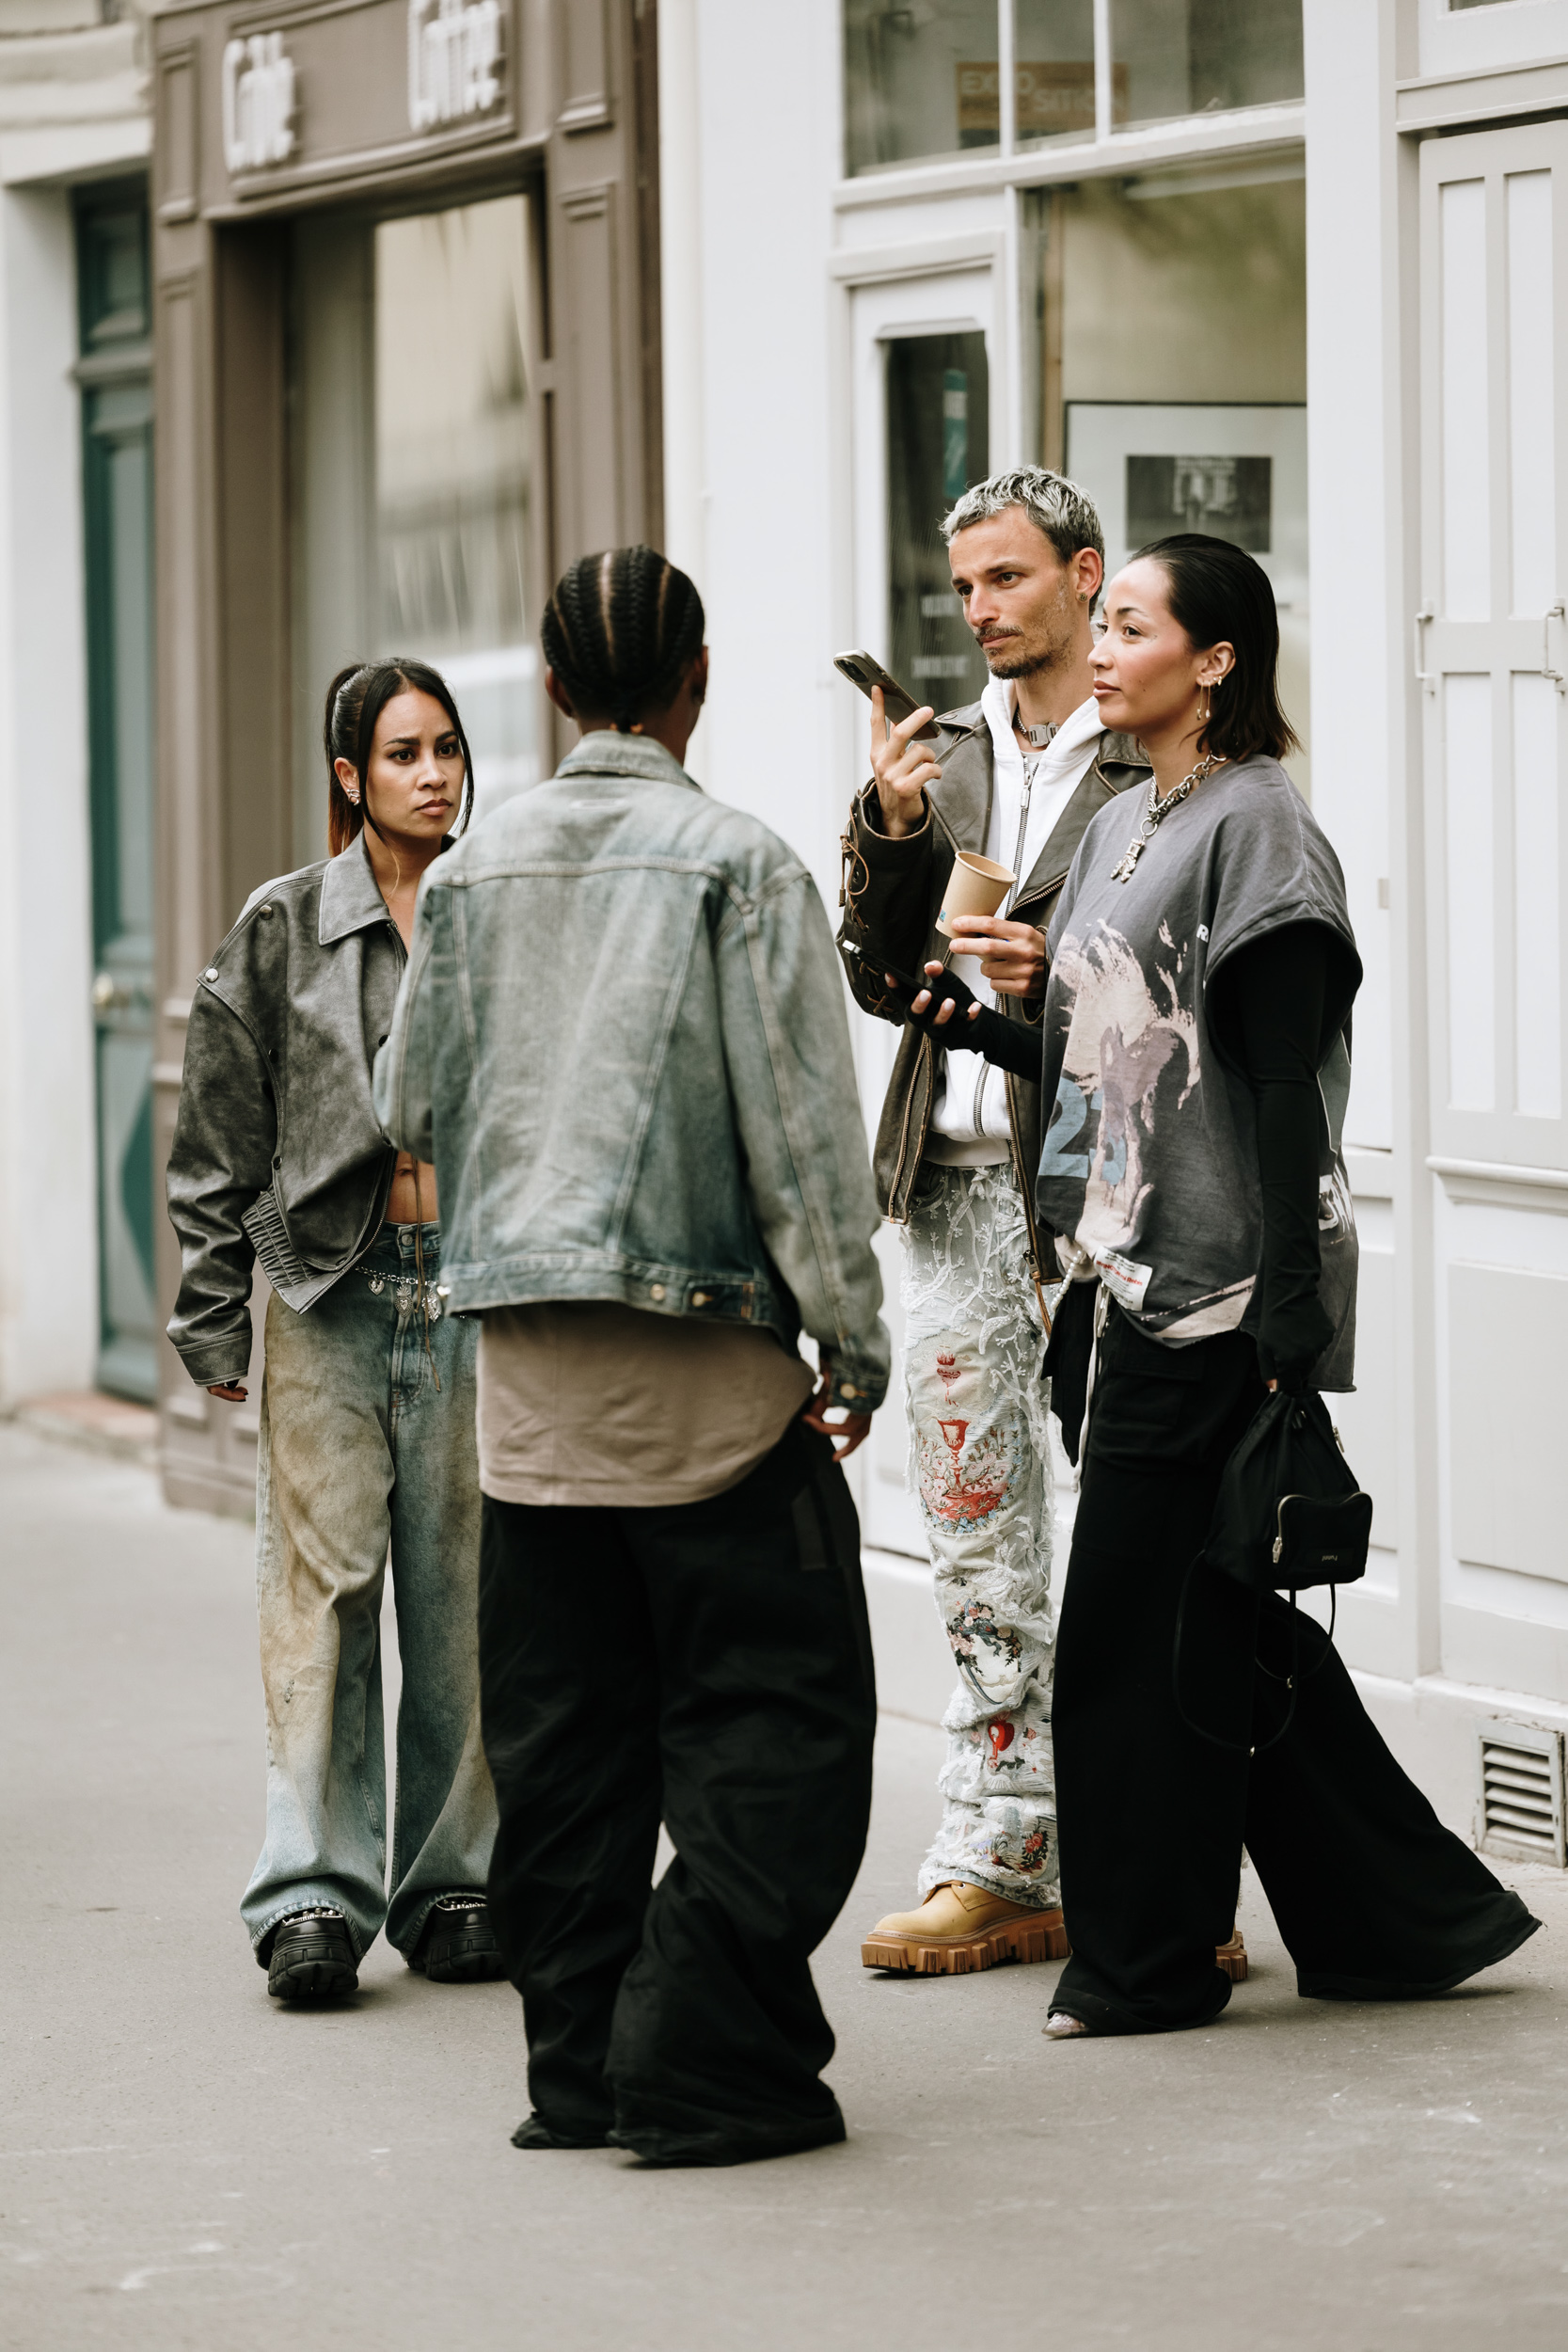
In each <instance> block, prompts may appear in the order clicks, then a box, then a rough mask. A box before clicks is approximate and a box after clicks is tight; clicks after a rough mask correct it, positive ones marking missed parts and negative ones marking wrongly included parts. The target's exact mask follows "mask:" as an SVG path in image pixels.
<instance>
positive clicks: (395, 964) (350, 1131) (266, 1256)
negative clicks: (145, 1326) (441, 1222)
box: [167, 834, 406, 1388]
mask: <svg viewBox="0 0 1568 2352" xmlns="http://www.w3.org/2000/svg"><path fill="white" fill-rule="evenodd" d="M405 961H406V958H405V957H404V947H403V941H402V940H401V939H400V937H399V936H398V931H397V927H396V925H395V924H394V923H393V921H392V918H391V916H390V914H388V911H387V902H386V900H385V899H384V898H382V896H381V892H380V889H379V888H378V886H377V884H376V880H375V876H374V875H373V873H372V871H371V866H370V860H369V859H368V858H367V857H366V855H365V850H364V836H363V835H362V834H361V836H360V838H359V839H358V840H357V841H356V842H354V843H353V844H351V846H350V847H349V848H348V849H346V850H343V851H342V853H341V856H339V857H335V858H332V859H330V860H328V861H326V862H325V863H324V864H322V865H319V866H303V867H302V868H301V869H300V871H299V872H298V873H297V874H285V875H283V876H282V877H281V879H280V880H278V881H277V882H268V883H266V884H265V886H264V887H263V888H262V889H261V890H258V891H257V892H256V893H255V894H254V896H253V897H252V898H250V899H249V900H248V901H247V902H246V905H245V911H244V913H243V914H241V916H240V919H239V921H238V922H237V923H236V924H235V926H234V928H233V930H231V931H230V934H229V936H228V938H227V939H226V940H225V941H224V943H223V945H222V946H221V947H219V948H218V949H217V951H216V953H215V954H214V958H213V961H212V962H211V963H210V964H209V965H208V966H207V968H206V970H205V971H204V972H203V973H202V975H201V977H200V978H199V979H198V982H197V987H196V993H195V996H194V998H193V1000H192V1004H191V1017H190V1026H189V1028H188V1029H187V1031H186V1034H185V1067H184V1075H183V1078H182V1083H181V1088H180V1111H179V1117H178V1119H177V1120H176V1122H175V1129H174V1145H173V1149H172V1150H171V1152H170V1153H169V1161H168V1178H167V1189H168V1213H169V1218H170V1221H171V1222H172V1224H173V1226H174V1230H175V1232H177V1233H178V1234H179V1236H180V1253H181V1275H180V1295H179V1297H178V1298H177V1300H176V1301H175V1308H174V1313H173V1315H172V1316H171V1317H170V1319H169V1326H168V1335H169V1338H170V1339H171V1340H172V1341H173V1342H174V1344H175V1346H176V1347H177V1348H178V1349H179V1351H180V1355H181V1358H182V1360H183V1362H184V1365H185V1369H186V1370H187V1372H188V1373H189V1374H190V1375H191V1378H192V1379H193V1380H194V1381H195V1382H196V1383H197V1385H198V1387H199V1388H211V1387H213V1386H214V1385H216V1384H217V1383H219V1382H225V1381H230V1380H243V1379H244V1377H245V1367H246V1365H247V1364H248V1363H249V1361H250V1308H249V1299H250V1283H251V1268H252V1266H253V1265H254V1263H255V1262H256V1260H257V1258H258V1257H260V1259H261V1265H262V1268H263V1270H264V1271H265V1273H266V1275H267V1277H268V1279H269V1280H270V1281H271V1283H272V1285H273V1288H274V1289H275V1290H276V1291H277V1292H278V1293H279V1294H280V1295H281V1296H282V1298H283V1299H284V1301H285V1303H286V1304H287V1305H289V1306H291V1307H293V1308H294V1309H295V1310H296V1311H299V1312H303V1311H305V1310H306V1309H307V1308H309V1307H310V1306H311V1305H312V1304H313V1303H314V1302H315V1300H316V1299H318V1298H319V1297H321V1295H323V1293H324V1292H325V1291H327V1290H330V1288H331V1287H332V1285H333V1283H334V1282H336V1281H337V1280H338V1279H340V1277H341V1276H342V1275H343V1274H344V1273H346V1272H347V1270H348V1268H349V1267H350V1266H351V1265H352V1264H353V1263H354V1261H355V1259H356V1258H357V1257H358V1255H359V1253H360V1251H361V1250H362V1249H363V1248H365V1246H366V1244H367V1243H368V1242H369V1241H370V1240H371V1239H372V1236H373V1235H374V1233H375V1231H376V1228H377V1226H378V1225H379V1224H380V1222H381V1219H382V1216H383V1215H384V1213H385V1211H386V1206H387V1198H388V1193H389V1192H390V1190H391V1183H392V1171H393V1169H394V1168H395V1167H396V1164H397V1153H396V1152H394V1150H393V1149H392V1146H391V1145H390V1144H389V1143H388V1140H387V1137H386V1136H385V1134H384V1133H383V1132H382V1128H381V1123H380V1121H379V1120H378V1119H377V1118H376V1115H375V1111H374V1108H373V1106H372V1101H371V1065H372V1062H373V1060H374V1058H375V1053H376V1048H377V1047H378V1046H379V1045H380V1044H381V1043H382V1041H383V1040H384V1039H385V1038H386V1036H387V1033H388V1029H389V1028H390V1027H391V1024H392V1007H393V1005H394V1003H395V1002H396V999H397V992H398V982H399V980H400V979H401V978H402V977H403V971H404V963H405Z"/></svg>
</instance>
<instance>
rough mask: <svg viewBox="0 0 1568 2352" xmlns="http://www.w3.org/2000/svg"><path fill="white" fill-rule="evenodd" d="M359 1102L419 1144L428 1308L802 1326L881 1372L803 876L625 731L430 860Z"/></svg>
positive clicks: (841, 1063)
mask: <svg viewBox="0 0 1568 2352" xmlns="http://www.w3.org/2000/svg"><path fill="white" fill-rule="evenodd" d="M375 1107H376V1111H377V1113H378V1115H379V1117H380V1118H381V1120H382V1121H383V1122H384V1124H385V1126H386V1128H387V1132H388V1135H389V1136H392V1137H393V1138H394V1140H395V1141H396V1142H397V1143H399V1144H400V1145H401V1146H402V1147H403V1148H404V1150H406V1151H410V1152H417V1153H418V1155H419V1156H420V1158H421V1159H430V1160H434V1161H435V1163H436V1177H437V1181H438V1183H439V1185H440V1195H441V1288H442V1291H443V1294H444V1295H445V1297H446V1302H447V1304H448V1306H449V1308H450V1310H451V1311H454V1312H474V1311H478V1310H480V1309H483V1308H486V1307H501V1306H515V1305H523V1304H527V1303H528V1302H530V1301H532V1300H544V1299H568V1298H592V1299H616V1300H619V1301H620V1302H621V1303H622V1304H624V1305H626V1306H629V1307H638V1308H642V1309H645V1310H647V1311H650V1312H652V1313H655V1314H666V1315H683V1316H691V1317H694V1318H697V1319H699V1320H701V1321H703V1322H708V1323H712V1322H720V1323H739V1324H748V1323H749V1324H766V1325H767V1326H768V1328H769V1329H771V1330H773V1331H775V1332H776V1333H777V1334H778V1337H779V1338H780V1340H781V1341H782V1342H783V1343H784V1345H785V1346H786V1347H789V1348H791V1349H793V1348H794V1346H795V1344H796V1341H797V1339H798V1337H799V1334H800V1329H801V1327H802V1325H803V1326H804V1328H805V1329H806V1331H807V1332H808V1333H809V1334H810V1335H811V1337H812V1338H813V1339H814V1340H816V1342H817V1343H818V1344H819V1345H820V1346H821V1347H822V1348H823V1349H824V1350H825V1351H827V1352H828V1354H829V1355H830V1357H831V1365H830V1371H831V1377H832V1395H833V1400H834V1401H835V1402H836V1403H840V1404H844V1405H847V1406H851V1407H852V1408H853V1409H856V1410H859V1411H862V1412H864V1411H867V1410H869V1409H871V1408H872V1407H873V1406H877V1405H879V1403H880V1402H881V1399H882V1397H883V1394H884V1393H885V1391H886V1388H887V1380H888V1369H889V1359H890V1352H891V1351H890V1344H889V1340H888V1335H887V1332H886V1330H885V1328H884V1327H883V1325H882V1323H881V1321H880V1318H879V1313H878V1310H879V1307H880V1305H881V1297H882V1286H881V1278H880V1275H879V1271H878V1266H877V1261H876V1258H875V1256H874V1255H873V1252H872V1248H871V1239H872V1235H873V1233H874V1232H876V1229H877V1225H878V1223H879V1217H878V1212H877V1201H876V1196H875V1193H874V1190H873V1187H872V1182H871V1170H870V1168H869V1166H868V1164H867V1159H866V1152H865V1143H864V1129H863V1125H862V1123H861V1113H860V1103H859V1099H858V1097H857V1094H856V1091H855V1078H854V1069H853V1065H852V1062H851V1059H850V1054H849V1034H848V1025H847V1021H846V1018H845V1010H844V994H843V990H842V988H841V986H840V983H839V977H838V973H837V970H836V968H835V965H834V961H833V950H832V935H831V933H830V931H829V928H828V923H827V918H826V916H825V914H824V913H823V908H822V902H821V900H820V898H818V897H817V894H816V885H815V884H814V882H812V880H811V877H810V875H809V874H808V873H807V872H806V869H805V867H804V866H802V865H801V863H800V859H799V858H798V857H797V856H796V855H795V854H794V852H793V851H792V850H789V849H787V848H786V847H785V845H784V843H783V842H782V841H780V840H779V839H778V838H777V837H776V835H774V834H771V833H769V832H768V830H767V829H766V827H764V826H763V825H760V824H759V823H758V822H757V821H756V819H755V818H752V817H749V816H746V815H744V814H743V813H742V812H741V811H740V810H738V809H733V808H725V807H723V806H721V804H719V803H716V802H714V801H710V800H708V799H707V798H706V797H705V794H704V793H703V792H702V790H701V789H700V787H698V786H697V785H695V784H694V783H693V782H692V780H691V778H690V777H689V775H688V774H687V773H686V771H685V770H684V769H682V768H681V767H680V766H679V765H678V764H677V763H676V761H675V760H673V758H672V757H671V756H670V755H669V753H668V752H667V751H665V750H664V749H663V747H662V746H661V745H660V744H657V743H655V742H653V741H651V740H650V739H648V738H647V737H645V736H621V735H615V734H612V733H610V732H609V731H604V732H598V733H594V734H592V735H589V736H587V737H585V738H584V739H583V740H582V741H581V742H580V743H579V744H578V747H577V749H576V750H575V751H574V752H572V753H571V754H570V755H569V756H568V757H567V758H566V759H565V760H564V761H563V762H562V767H561V769H560V771H559V773H558V774H556V775H555V776H554V777H553V778H551V779H550V781H549V782H547V783H546V784H541V785H538V786H536V787H534V788H533V790H531V791H530V792H525V793H522V794H520V795H519V796H518V797H517V798H516V799H515V800H513V801H510V802H508V803H506V804H505V805H504V806H503V807H501V808H499V809H498V810H496V812H495V813H494V815H492V816H490V817H487V818H485V819H484V821H483V823H482V824H480V825H478V826H476V827H475V829H474V831H473V832H472V833H471V834H467V835H466V836H465V837H464V838H463V839H462V840H461V841H459V842H458V844H457V845H456V847H455V848H454V849H453V850H451V853H450V855H448V856H446V857H443V858H441V859H439V860H438V861H437V863H436V865H435V866H432V867H431V869H430V871H429V873H428V874H427V875H426V877H425V879H424V882H423V883H422V884H421V886H420V905H419V913H418V915H417V916H416V918H415V928H414V945H413V951H412V954H411V956H410V959H409V965H408V974H407V977H406V979H405V980H404V985H403V990H402V993H401V994H400V995H399V998H398V1003H397V1010H396V1012H395V1014H394V1016H393V1021H392V1030H391V1036H390V1038H389V1039H388V1043H387V1046H386V1048H385V1050H384V1051H383V1052H382V1054H381V1055H380V1057H378V1059H377V1062H376V1067H375Z"/></svg>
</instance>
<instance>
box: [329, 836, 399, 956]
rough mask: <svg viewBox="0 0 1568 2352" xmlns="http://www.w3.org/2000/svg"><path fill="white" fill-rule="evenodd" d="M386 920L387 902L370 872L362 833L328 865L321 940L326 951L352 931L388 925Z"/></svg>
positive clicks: (369, 862) (330, 860)
mask: <svg viewBox="0 0 1568 2352" xmlns="http://www.w3.org/2000/svg"><path fill="white" fill-rule="evenodd" d="M387 919H388V915H387V901H386V899H385V898H383V897H382V895H381V885H380V883H379V882H377V881H376V879H375V876H374V874H373V873H372V870H371V861H370V857H369V855H368V853H367V851H366V849H365V836H364V834H363V833H359V834H356V835H355V837H354V839H353V840H352V841H351V842H350V843H349V845H348V848H347V849H346V850H339V852H338V854H337V856H336V857H331V858H328V859H327V861H326V870H325V873H324V874H323V876H322V905H321V928H320V931H319V933H318V936H319V938H320V941H321V945H322V946H324V947H332V946H336V945H337V943H338V941H339V940H340V939H346V938H347V937H348V935H349V933H350V931H362V930H364V928H365V926H366V924H367V923H385V922H386V921H387Z"/></svg>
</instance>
